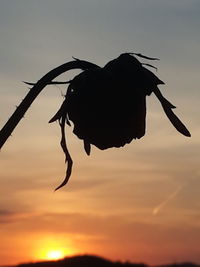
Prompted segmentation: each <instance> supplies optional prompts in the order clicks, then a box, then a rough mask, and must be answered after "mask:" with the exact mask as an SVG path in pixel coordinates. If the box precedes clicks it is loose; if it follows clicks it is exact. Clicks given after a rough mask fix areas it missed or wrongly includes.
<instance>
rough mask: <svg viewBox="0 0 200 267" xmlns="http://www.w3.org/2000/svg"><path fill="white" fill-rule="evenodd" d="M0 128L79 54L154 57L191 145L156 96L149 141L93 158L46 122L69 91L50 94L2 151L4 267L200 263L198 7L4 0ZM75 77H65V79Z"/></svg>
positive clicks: (175, 1)
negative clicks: (78, 260) (41, 82)
mask: <svg viewBox="0 0 200 267" xmlns="http://www.w3.org/2000/svg"><path fill="white" fill-rule="evenodd" d="M0 38H1V39H0V40H1V41H0V92H1V100H0V125H1V127H2V126H3V125H4V123H5V122H6V121H7V119H8V118H9V116H10V115H11V114H12V113H13V111H14V110H15V108H16V105H18V104H19V103H20V102H21V100H22V99H23V98H24V96H25V95H26V94H27V92H28V89H27V86H26V85H25V84H23V83H22V81H24V80H25V81H30V82H34V81H37V80H38V79H39V78H41V77H42V76H43V75H44V74H45V73H47V72H48V71H49V70H51V69H53V68H54V67H56V66H58V65H60V64H62V63H65V62H67V61H70V60H71V59H72V56H74V57H77V58H80V59H86V60H88V61H92V62H94V63H96V64H98V65H100V66H104V64H106V63H107V62H108V61H109V60H111V59H113V58H115V57H117V56H118V55H119V54H121V53H123V52H138V53H143V54H145V55H147V56H151V57H158V58H160V61H158V62H156V63H155V65H156V66H157V67H158V72H157V73H156V75H158V76H159V78H160V79H161V80H163V81H164V82H165V85H162V86H160V89H161V91H162V93H163V94H164V95H165V96H166V97H167V98H168V99H169V100H170V101H171V102H172V103H173V104H175V105H176V106H177V109H176V110H175V112H176V114H177V115H178V116H179V117H180V118H181V119H182V121H183V122H184V123H185V124H186V125H187V127H188V129H189V130H190V132H191V134H192V138H187V137H184V136H182V135H181V134H179V133H178V132H177V131H176V130H175V129H174V127H173V126H172V125H171V124H170V122H169V121H168V119H167V118H166V116H165V114H164V113H163V110H162V108H161V106H160V104H159V102H158V101H157V99H156V97H155V96H154V95H153V94H152V95H151V96H150V97H148V98H147V105H148V115H147V131H146V132H147V133H146V136H145V137H144V138H142V139H140V140H137V141H133V142H132V143H131V144H129V145H127V146H125V147H124V148H121V149H109V150H105V151H100V150H98V149H97V148H95V147H92V153H91V156H90V157H88V156H87V155H86V154H85V152H84V149H83V144H82V141H81V140H78V139H77V138H76V136H74V135H73V134H72V129H70V128H68V133H67V136H68V143H69V149H70V152H71V155H72V157H73V160H74V168H73V173H72V176H71V179H70V181H69V183H68V185H67V186H65V187H64V188H62V189H60V190H59V191H56V192H54V191H53V190H54V189H55V187H56V186H58V185H59V184H60V182H61V181H62V179H63V178H64V173H65V167H66V166H65V163H64V155H63V153H62V151H61V148H60V145H59V142H60V129H59V125H58V124H57V123H54V124H48V121H49V119H50V118H51V117H52V115H54V113H55V112H56V111H57V109H58V107H59V106H60V104H61V103H62V101H63V98H62V93H65V91H66V89H65V86H48V87H47V88H45V90H44V92H42V93H41V94H40V96H39V97H38V98H37V100H36V101H35V102H34V103H33V105H32V106H31V108H30V109H29V111H28V112H27V113H26V116H25V118H24V119H23V120H22V121H21V122H20V124H19V125H18V127H17V128H16V129H15V131H14V133H13V134H12V137H10V138H9V140H8V142H7V143H6V144H5V146H4V147H3V149H2V150H1V153H0V177H1V180H0V184H1V185H0V265H3V264H17V263H20V262H28V261H37V260H42V259H47V258H48V253H51V251H58V252H59V251H60V252H62V253H63V255H74V254H84V253H92V254H96V255H100V256H104V257H106V258H109V259H112V260H123V261H124V260H129V261H133V262H145V263H148V264H161V263H169V262H180V261H194V262H196V263H200V169H199V158H200V141H199V135H200V123H199V122H200V119H199V114H200V113H199V112H200V105H199V97H200V91H199V80H200V76H199V63H200V51H199V50H200V45H199V44H200V1H199V0H167V1H164V0H123V1H121V0H56V1H55V0H34V1H30V0H28V1H27V0H17V1H13V0H0ZM76 73H78V72H75V71H71V72H69V73H67V74H65V75H62V77H60V79H63V80H68V79H70V78H72V77H73V75H75V74H76Z"/></svg>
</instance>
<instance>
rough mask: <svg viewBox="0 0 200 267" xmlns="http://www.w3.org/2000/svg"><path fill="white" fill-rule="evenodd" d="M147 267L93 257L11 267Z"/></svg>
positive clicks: (185, 265)
mask: <svg viewBox="0 0 200 267" xmlns="http://www.w3.org/2000/svg"><path fill="white" fill-rule="evenodd" d="M49 266H50V267H149V266H148V265H147V264H143V263H130V262H119V261H117V262H113V261H110V260H107V259H104V258H101V257H97V256H93V255H83V256H74V257H66V258H64V259H62V260H57V261H42V262H33V263H24V264H19V265H16V266H12V267H49ZM158 267H200V265H197V264H193V263H189V262H188V263H177V264H169V265H162V266H158Z"/></svg>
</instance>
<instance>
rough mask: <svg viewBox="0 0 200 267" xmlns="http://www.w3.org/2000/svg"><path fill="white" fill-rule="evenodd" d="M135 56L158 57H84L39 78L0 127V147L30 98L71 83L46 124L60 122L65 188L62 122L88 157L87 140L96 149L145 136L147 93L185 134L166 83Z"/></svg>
mask: <svg viewBox="0 0 200 267" xmlns="http://www.w3.org/2000/svg"><path fill="white" fill-rule="evenodd" d="M136 57H141V58H145V59H147V60H158V59H157V58H150V57H146V56H144V55H141V54H136V53H124V54H121V55H120V56H119V57H117V58H116V59H114V60H112V61H110V62H108V63H107V64H106V65H105V66H104V67H103V68H101V67H99V66H98V65H96V64H93V63H91V62H88V61H84V60H79V59H76V58H74V60H73V61H70V62H67V63H65V64H63V65H61V66H59V67H57V68H55V69H53V70H51V71H50V72H48V73H47V74H46V75H45V76H43V77H42V78H41V79H40V80H39V81H38V82H37V83H35V84H34V83H28V82H26V84H28V85H33V87H32V88H31V90H30V91H29V93H28V94H27V95H26V97H25V98H24V100H23V101H22V102H21V104H20V105H19V106H18V107H17V109H16V110H15V112H14V113H13V115H12V116H11V117H10V119H9V120H8V122H7V123H6V124H5V126H4V127H3V128H2V130H1V131H0V148H1V147H2V146H3V145H4V143H5V142H6V140H7V139H8V137H9V136H10V135H11V133H12V131H13V130H14V128H15V127H16V125H17V124H18V123H19V121H20V120H21V118H22V117H23V116H24V114H25V112H26V111H27V110H28V108H29V107H30V105H31V104H32V102H33V101H34V99H35V98H36V97H37V96H38V94H39V93H40V92H41V91H42V89H43V88H44V87H45V86H47V85H49V84H69V85H68V89H67V92H66V95H65V99H64V102H63V103H62V105H61V107H60V109H59V110H58V111H57V113H56V114H55V115H54V116H53V118H52V119H51V120H50V121H49V122H54V121H59V124H60V127H61V142H60V143H61V147H62V149H63V151H64V153H65V159H66V162H67V163H68V164H67V171H66V176H65V179H64V181H63V182H62V183H61V185H60V186H58V187H57V188H56V190H57V189H59V188H60V187H62V186H64V185H65V184H66V183H67V182H68V180H69V178H70V175H71V172H72V164H73V161H72V158H71V156H70V154H69V151H68V149H67V145H66V135H65V124H66V123H67V124H68V125H69V126H70V125H71V124H70V121H72V122H73V124H74V129H73V132H74V134H75V135H77V137H78V138H80V139H82V140H83V142H84V149H85V151H86V153H87V154H88V155H89V154H90V150H91V144H92V145H95V146H96V147H98V148H99V149H102V150H103V149H107V148H111V147H122V146H124V145H125V144H128V143H130V142H131V141H132V140H133V139H137V138H141V137H142V136H144V134H145V128H146V126H145V123H146V96H147V95H148V96H149V95H150V94H151V93H152V92H153V93H154V94H155V95H156V96H157V98H158V100H159V101H160V103H161V105H162V107H163V110H164V112H165V114H166V115H167V117H168V119H169V120H170V121H171V123H172V124H173V125H174V127H175V128H176V129H177V130H178V131H179V132H180V133H181V134H183V135H185V136H190V133H189V131H188V130H187V128H186V127H185V125H184V124H183V123H182V122H181V121H180V120H179V118H178V117H177V116H176V115H175V114H174V113H173V109H174V108H175V106H174V105H172V104H171V103H170V102H169V101H168V100H167V99H166V98H164V97H163V95H162V94H161V92H160V90H159V89H158V85H159V84H164V82H163V81H161V80H160V79H159V78H158V77H157V76H156V75H155V74H153V73H152V72H151V71H150V70H149V69H147V68H145V67H144V66H149V67H153V68H155V67H154V66H152V65H150V64H147V63H141V62H140V61H139V60H138V59H137V58H136ZM71 69H81V70H82V72H81V73H80V74H78V75H77V76H75V77H74V78H73V79H72V80H70V81H67V82H58V81H54V79H55V78H56V77H57V76H59V75H60V74H62V73H64V72H66V71H68V70H71Z"/></svg>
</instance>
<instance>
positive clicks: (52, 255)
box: [46, 250, 65, 260]
mask: <svg viewBox="0 0 200 267" xmlns="http://www.w3.org/2000/svg"><path fill="white" fill-rule="evenodd" d="M46 257H47V260H59V259H63V258H64V257H65V254H64V252H63V251H62V250H50V251H48V252H47V255H46Z"/></svg>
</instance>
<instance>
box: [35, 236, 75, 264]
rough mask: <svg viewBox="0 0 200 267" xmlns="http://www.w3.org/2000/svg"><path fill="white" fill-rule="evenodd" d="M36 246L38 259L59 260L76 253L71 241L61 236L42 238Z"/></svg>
mask: <svg viewBox="0 0 200 267" xmlns="http://www.w3.org/2000/svg"><path fill="white" fill-rule="evenodd" d="M36 246H37V248H36V250H35V255H37V256H36V260H42V261H43V260H44V261H45V260H59V259H63V258H64V257H66V256H70V255H73V254H74V251H73V249H72V248H71V245H70V242H69V241H67V240H62V239H60V238H59V237H57V238H51V237H47V238H44V239H40V243H39V244H36Z"/></svg>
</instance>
